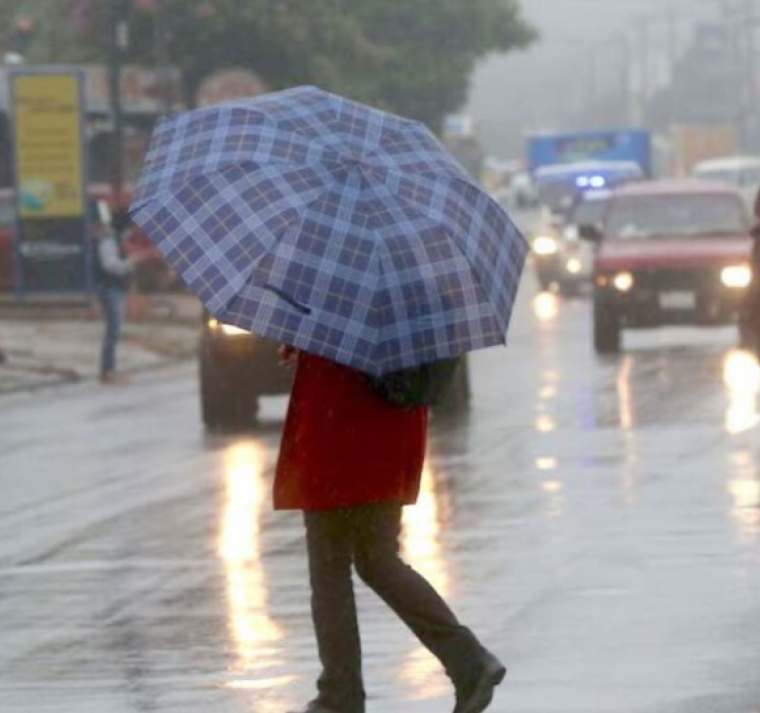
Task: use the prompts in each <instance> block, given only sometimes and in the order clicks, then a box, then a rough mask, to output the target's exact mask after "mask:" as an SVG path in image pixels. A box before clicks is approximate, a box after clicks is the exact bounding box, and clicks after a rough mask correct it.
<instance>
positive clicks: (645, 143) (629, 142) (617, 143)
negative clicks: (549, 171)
mask: <svg viewBox="0 0 760 713" xmlns="http://www.w3.org/2000/svg"><path fill="white" fill-rule="evenodd" d="M583 161H602V162H606V161H634V162H636V163H638V164H639V166H640V167H641V170H642V171H643V173H644V175H645V176H647V177H648V178H650V177H651V176H652V138H651V135H650V133H649V132H648V131H643V130H639V129H632V130H621V131H583V132H577V133H562V134H553V133H552V134H534V135H532V136H529V137H528V166H529V168H530V172H531V173H532V174H533V175H535V173H536V171H538V170H539V169H540V168H543V167H545V166H557V165H560V164H568V163H579V162H583Z"/></svg>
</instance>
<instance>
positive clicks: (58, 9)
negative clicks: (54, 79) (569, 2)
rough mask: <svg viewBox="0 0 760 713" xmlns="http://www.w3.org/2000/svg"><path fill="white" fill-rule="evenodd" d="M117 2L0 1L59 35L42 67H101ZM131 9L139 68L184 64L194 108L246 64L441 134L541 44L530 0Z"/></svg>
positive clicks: (152, 1) (39, 50) (44, 40)
mask: <svg viewBox="0 0 760 713" xmlns="http://www.w3.org/2000/svg"><path fill="white" fill-rule="evenodd" d="M106 4H107V0H17V1H16V2H10V1H9V0H0V23H4V24H5V25H6V26H9V25H8V24H7V23H8V22H13V21H14V20H15V19H16V18H17V17H18V15H19V13H21V12H27V13H31V14H32V15H33V16H34V17H35V18H36V19H37V21H38V22H39V23H40V24H41V25H44V26H45V27H47V31H46V30H45V29H44V28H41V30H40V32H38V33H36V34H35V36H34V37H33V38H32V42H31V44H32V47H31V48H30V54H29V56H30V58H32V59H44V60H45V61H51V59H55V60H56V61H74V62H75V61H93V60H97V59H98V58H102V57H103V55H104V52H105V37H106V32H105V24H104V23H105V22H106V13H105V7H106ZM131 6H132V11H131V16H130V18H131V19H130V29H131V49H130V52H129V56H128V57H127V60H128V61H134V62H139V63H145V64H153V63H155V62H157V61H162V60H163V61H168V62H170V63H172V64H176V65H177V66H179V67H180V68H181V69H182V72H183V77H184V84H185V96H186V99H187V100H188V101H189V102H190V103H191V104H192V101H193V100H194V97H195V92H196V91H197V89H198V86H199V85H200V83H201V82H202V81H203V79H204V78H205V77H207V76H209V75H210V74H212V73H213V72H215V71H217V70H219V69H223V68H228V67H244V68H247V69H250V70H252V71H254V72H256V74H258V75H259V76H260V77H261V78H262V79H263V80H264V81H265V83H266V84H267V85H268V86H269V87H271V88H272V89H279V88H282V87H287V86H292V85H295V84H307V83H310V84H318V85H319V86H322V87H324V88H325V89H329V90H332V91H335V92H338V93H340V94H344V95H346V96H350V97H353V98H355V99H357V100H359V101H365V102H369V103H372V104H374V105H377V106H380V107H383V108H387V109H389V110H392V111H396V112H398V113H401V114H404V115H406V116H410V117H413V118H417V119H420V120H422V121H425V122H426V123H428V124H430V125H431V126H432V127H434V128H438V126H439V124H440V121H441V119H442V117H443V116H444V115H445V114H446V113H449V112H451V111H454V110H456V109H457V108H458V107H460V106H461V105H462V103H463V102H464V101H465V99H466V95H467V89H468V83H469V77H470V75H471V73H472V70H473V68H474V66H475V64H476V63H477V61H478V60H479V59H480V58H482V57H483V56H484V55H487V54H489V53H491V52H506V51H510V50H513V49H516V48H520V47H525V46H526V45H527V44H529V43H530V42H531V41H532V40H533V39H534V37H535V33H534V31H533V30H532V28H530V26H529V25H528V24H527V23H526V22H525V21H524V19H523V18H522V16H521V13H520V7H519V2H518V0H414V2H411V1H410V0H213V1H211V0H131ZM53 36H55V37H56V40H55V42H51V39H50V38H51V37H53ZM51 44H54V46H55V57H54V58H51V57H50V56H49V55H50V53H51V51H52V50H51V47H50V45H51ZM162 48H163V49H162Z"/></svg>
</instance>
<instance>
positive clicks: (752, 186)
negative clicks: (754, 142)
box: [691, 156, 760, 210]
mask: <svg viewBox="0 0 760 713" xmlns="http://www.w3.org/2000/svg"><path fill="white" fill-rule="evenodd" d="M691 175H692V177H693V178H698V179H699V180H701V181H712V182H713V183H715V182H719V183H727V184H728V185H730V186H733V187H734V188H736V189H737V190H738V191H739V192H740V193H741V194H742V198H744V202H745V203H746V205H747V208H749V209H750V210H752V209H754V206H755V198H756V197H757V192H758V189H759V188H760V158H757V157H754V156H733V157H730V158H718V159H711V160H710V161H701V162H700V163H698V164H697V165H696V166H694V170H693V171H692V174H691Z"/></svg>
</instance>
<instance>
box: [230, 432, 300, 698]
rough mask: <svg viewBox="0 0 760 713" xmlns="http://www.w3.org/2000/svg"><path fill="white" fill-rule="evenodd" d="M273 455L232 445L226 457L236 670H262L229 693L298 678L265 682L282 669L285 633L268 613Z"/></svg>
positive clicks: (253, 446) (233, 684) (234, 683)
mask: <svg viewBox="0 0 760 713" xmlns="http://www.w3.org/2000/svg"><path fill="white" fill-rule="evenodd" d="M267 458H268V454H267V451H266V450H264V448H262V447H261V446H259V445H258V444H256V443H254V442H239V443H233V444H231V445H230V446H229V447H228V448H227V449H226V451H225V453H224V471H225V475H224V479H225V500H224V509H223V511H222V520H221V523H220V533H219V541H218V552H219V556H220V557H221V559H222V562H223V564H224V574H225V579H226V594H227V609H228V631H229V635H230V638H231V641H232V644H233V650H234V652H235V654H236V660H235V663H234V666H233V667H232V670H233V672H234V673H236V674H239V675H245V674H250V673H251V672H254V671H258V673H257V674H256V678H255V680H248V679H245V680H235V681H230V682H228V683H227V684H225V685H226V687H229V688H246V689H247V688H262V687H263V688H268V689H271V688H274V687H278V686H284V685H286V684H288V683H289V682H290V681H291V680H292V677H279V678H276V679H274V678H265V677H262V676H261V669H262V668H270V667H272V666H276V665H280V664H282V663H283V661H281V660H279V657H280V652H281V651H282V644H281V641H282V639H283V638H284V632H283V631H282V629H281V627H280V626H279V625H278V624H277V622H275V621H274V620H273V619H272V618H271V617H270V616H269V614H268V606H269V601H268V591H269V583H268V582H267V578H266V574H265V571H264V568H263V566H262V562H261V554H262V553H261V518H262V516H263V513H264V510H265V509H267V508H268V507H269V485H268V483H267V482H266V481H265V479H264V473H266V470H267V467H268V463H267Z"/></svg>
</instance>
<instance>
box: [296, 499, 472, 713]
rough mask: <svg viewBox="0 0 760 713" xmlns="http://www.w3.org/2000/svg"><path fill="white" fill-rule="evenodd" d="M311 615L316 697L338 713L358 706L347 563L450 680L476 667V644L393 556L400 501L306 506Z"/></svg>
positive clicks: (360, 694)
mask: <svg viewBox="0 0 760 713" xmlns="http://www.w3.org/2000/svg"><path fill="white" fill-rule="evenodd" d="M304 519H305V522H306V539H307V545H308V552H309V571H310V577H311V590H312V600H311V601H312V615H313V618H314V629H315V632H316V636H317V646H318V649H319V657H320V660H321V662H322V667H323V671H322V675H321V676H320V677H319V681H318V682H317V687H318V689H319V697H318V700H319V701H320V702H322V703H324V704H325V705H327V706H329V707H331V708H334V709H335V710H336V711H339V712H340V713H344V712H345V713H361V712H362V711H363V710H364V699H365V693H364V685H363V682H362V671H361V648H360V641H359V627H358V623H357V618H356V606H355V603H354V591H353V586H352V581H351V566H352V564H353V566H354V567H355V568H356V572H357V574H358V575H359V576H360V577H361V578H362V579H363V580H364V582H365V583H366V584H367V585H368V586H369V587H371V588H372V589H373V590H374V591H375V593H377V595H378V596H379V597H380V598H381V599H382V600H383V601H384V602H385V603H386V604H387V605H388V606H389V607H390V608H391V609H392V610H393V611H394V612H395V613H396V614H397V615H398V616H399V618H400V619H401V620H402V621H403V622H404V623H405V624H406V625H407V626H408V627H409V628H410V629H411V630H412V631H413V632H414V634H415V635H416V636H417V637H418V638H419V640H420V641H421V642H422V643H423V644H424V645H425V646H426V647H427V648H428V649H429V650H430V651H431V652H432V653H433V654H434V655H435V656H436V657H437V658H438V659H439V660H440V661H441V663H442V664H443V666H444V668H445V670H446V672H447V674H448V675H449V677H450V678H451V679H452V680H453V681H454V682H457V681H464V680H467V679H468V678H469V677H472V676H474V675H476V674H477V666H478V665H479V661H480V655H481V653H482V651H483V649H482V648H481V646H480V644H479V643H478V641H477V639H476V638H475V636H474V635H473V634H472V632H470V630H469V629H467V628H465V627H463V626H461V625H460V624H459V622H458V621H457V619H456V617H455V616H454V614H453V613H452V612H451V610H450V609H449V607H448V606H447V605H446V603H445V602H444V601H443V599H441V597H440V596H439V595H438V593H437V592H436V591H435V590H434V589H433V587H431V586H430V584H429V583H428V582H427V581H426V580H425V579H424V578H423V577H422V576H421V575H419V574H418V573H417V572H415V571H414V570H413V569H412V568H411V567H409V566H408V565H407V564H405V563H404V562H403V561H402V560H401V558H400V557H399V541H398V538H399V534H400V532H401V505H399V504H396V503H382V504H379V505H369V506H362V507H354V508H345V509H339V510H329V511H325V512H307V513H305V516H304Z"/></svg>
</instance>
